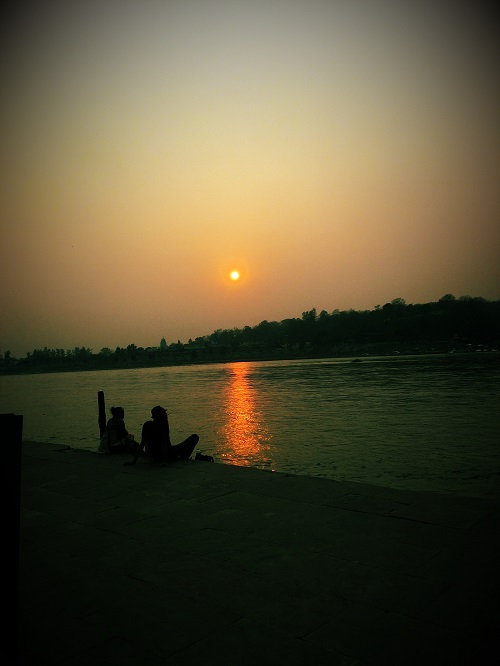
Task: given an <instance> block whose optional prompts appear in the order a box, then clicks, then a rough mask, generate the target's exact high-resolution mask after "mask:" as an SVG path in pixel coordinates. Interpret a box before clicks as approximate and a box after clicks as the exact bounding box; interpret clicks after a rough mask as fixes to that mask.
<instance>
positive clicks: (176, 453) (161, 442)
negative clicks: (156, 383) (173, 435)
mask: <svg viewBox="0 0 500 666" xmlns="http://www.w3.org/2000/svg"><path fill="white" fill-rule="evenodd" d="M151 417H152V419H153V420H152V421H146V423H145V424H144V425H143V426H142V438H141V446H140V449H141V450H142V448H143V447H144V446H145V447H146V451H147V453H149V455H150V456H151V458H152V459H153V461H154V462H157V463H160V464H164V465H165V464H167V463H168V462H169V461H170V460H187V459H188V458H189V457H190V456H191V454H192V453H193V450H194V447H195V446H196V445H197V444H198V441H199V439H200V438H199V437H198V435H190V436H189V437H188V438H187V439H185V440H184V441H183V442H181V443H180V444H176V445H175V446H173V445H172V443H171V442H170V428H169V425H168V415H167V410H166V409H164V408H163V407H160V406H159V405H158V406H157V407H153V409H152V410H151Z"/></svg>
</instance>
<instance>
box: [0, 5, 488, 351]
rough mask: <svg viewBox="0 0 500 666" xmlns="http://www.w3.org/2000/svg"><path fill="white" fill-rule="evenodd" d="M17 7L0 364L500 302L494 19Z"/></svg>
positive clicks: (12, 32) (403, 8)
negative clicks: (433, 304)
mask: <svg viewBox="0 0 500 666" xmlns="http://www.w3.org/2000/svg"><path fill="white" fill-rule="evenodd" d="M18 5H19V6H18V7H17V8H16V7H15V6H14V7H13V8H12V9H11V10H10V12H9V11H8V10H5V12H4V14H5V16H4V20H3V22H2V28H1V30H2V39H1V43H2V46H1V80H2V105H1V108H2V110H1V115H2V123H1V133H2V137H1V141H2V150H1V151H0V167H1V183H0V188H1V192H0V210H1V214H0V220H1V237H2V244H1V250H0V252H1V256H0V259H1V264H0V271H1V281H0V282H1V290H0V317H1V322H0V323H1V326H0V349H1V353H4V352H5V351H7V350H9V351H11V353H12V355H13V356H15V357H23V356H25V355H26V353H27V352H28V351H32V350H33V349H40V348H43V347H48V348H49V349H59V348H63V349H73V348H74V347H77V346H78V347H82V346H84V347H89V348H91V349H92V350H93V351H94V353H98V352H99V351H100V350H101V349H102V348H103V347H110V348H111V349H115V347H117V346H121V347H126V346H127V345H128V344H136V345H137V346H143V347H147V346H157V345H159V342H160V339H161V338H162V337H165V339H166V341H167V343H168V344H170V343H172V342H177V340H181V341H182V342H187V341H188V339H189V338H192V339H193V340H194V339H195V338H196V337H198V336H203V335H208V334H210V333H212V332H213V331H214V330H216V329H219V328H222V329H227V328H233V327H237V328H243V327H244V326H255V325H257V324H258V323H260V322H261V321H263V320H268V321H281V320H283V319H286V318H289V317H300V316H301V314H302V312H304V311H306V310H311V309H312V308H316V309H317V311H318V313H319V312H320V311H322V310H326V311H327V312H332V311H333V310H335V309H340V310H344V309H350V308H354V309H356V310H367V309H373V308H374V307H375V305H379V304H382V305H383V304H384V303H386V302H388V301H391V300H393V299H394V298H404V299H405V300H406V302H407V303H424V302H430V301H436V300H438V299H439V298H441V297H442V296H443V295H445V294H448V293H451V294H453V295H455V296H456V297H459V296H463V295H471V296H482V297H484V298H487V299H489V300H496V299H498V298H500V269H499V266H500V262H499V256H500V253H499V249H500V243H499V236H500V231H499V227H500V225H499V222H500V220H499V211H500V187H499V174H500V168H499V167H500V145H499V143H500V133H499V121H498V119H499V118H500V90H499V86H500V76H499V74H500V71H499V70H500V64H499V63H500V57H499V55H500V54H499V51H500V47H499V45H498V39H497V34H496V31H495V25H496V22H495V21H494V15H493V13H492V12H493V11H494V10H493V9H492V8H491V4H490V3H488V4H486V3H482V2H475V3H470V2H467V3H465V2H464V3H462V2H460V0H457V1H456V2H451V1H449V2H444V1H443V0H432V1H426V0H423V1H421V2H404V1H403V0H399V1H396V0H370V1H368V0H345V1H344V0H163V1H160V0H121V1H118V0H113V1H110V0H99V1H94V0H75V1H74V2H62V1H59V2H55V1H54V0H46V1H45V2H43V3H34V2H33V3H29V2H27V3H18ZM232 270H238V271H239V272H240V279H239V280H237V281H233V280H231V279H230V278H229V274H230V272H231V271H232Z"/></svg>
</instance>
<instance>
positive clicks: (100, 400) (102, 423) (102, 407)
mask: <svg viewBox="0 0 500 666" xmlns="http://www.w3.org/2000/svg"><path fill="white" fill-rule="evenodd" d="M97 404H98V407H99V417H98V420H97V422H98V423H99V435H100V436H101V437H102V433H103V432H104V430H105V428H106V403H105V402H104V391H99V392H98V394H97Z"/></svg>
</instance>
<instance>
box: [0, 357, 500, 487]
mask: <svg viewBox="0 0 500 666" xmlns="http://www.w3.org/2000/svg"><path fill="white" fill-rule="evenodd" d="M499 368H500V356H499V355H498V354H495V353H493V354H485V353H483V354H481V353H471V354H456V355H453V354H449V355H429V356H400V357H394V356H392V357H373V358H372V357H364V358H363V359H315V360H295V361H261V362H240V363H222V364H212V365H187V366H177V367H164V368H144V369H133V370H102V371H90V372H67V373H50V374H33V375H12V376H2V377H0V411H1V412H2V413H10V412H12V413H16V414H22V415H23V417H24V418H23V437H24V439H26V440H35V441H40V442H49V443H50V442H53V443H56V444H61V445H69V446H72V447H75V448H81V449H90V450H96V449H97V445H98V425H97V393H98V391H104V395H105V399H106V407H107V411H108V416H109V408H110V407H111V406H118V405H120V406H123V407H124V408H125V421H126V425H127V428H128V430H129V431H130V432H132V433H134V434H135V435H136V438H139V437H140V430H141V426H142V423H143V422H144V421H145V420H147V419H148V418H149V416H150V410H151V408H152V407H154V406H155V405H157V404H160V405H163V406H165V407H167V409H168V412H169V415H170V416H169V418H170V429H171V437H172V441H173V443H177V442H178V441H181V440H183V439H184V438H185V437H187V435H189V434H191V433H193V432H196V433H198V434H199V436H200V443H199V445H198V450H200V451H202V452H203V453H206V454H210V455H213V456H214V457H215V459H216V461H217V462H221V463H228V464H234V465H251V466H253V467H258V468H261V469H266V470H275V471H280V472H288V473H293V474H302V475H307V476H317V477H325V478H331V479H339V480H351V481H360V482H364V483H373V484H377V485H383V486H389V487H394V488H403V489H412V490H433V491H438V492H447V493H461V494H467V495H473V496H482V497H500V436H499V434H500V432H499V425H498V423H499V419H498V398H499V396H500V372H499ZM200 464H201V463H200Z"/></svg>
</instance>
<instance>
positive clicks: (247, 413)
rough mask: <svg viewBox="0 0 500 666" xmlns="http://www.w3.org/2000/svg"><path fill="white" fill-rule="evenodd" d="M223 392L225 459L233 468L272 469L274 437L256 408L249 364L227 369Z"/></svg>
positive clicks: (240, 364) (236, 365)
mask: <svg viewBox="0 0 500 666" xmlns="http://www.w3.org/2000/svg"><path fill="white" fill-rule="evenodd" d="M227 370H228V374H229V376H228V382H227V388H226V390H225V391H224V415H225V422H224V425H223V426H222V428H221V429H220V434H221V435H222V437H223V438H224V439H225V443H226V447H225V448H226V453H225V454H224V459H225V461H226V462H228V463H230V464H231V465H255V466H262V467H266V466H268V465H269V461H270V458H269V442H270V440H271V435H270V433H269V430H268V429H267V428H266V426H265V425H264V419H263V418H262V417H261V414H260V413H259V409H258V407H257V404H256V403H257V395H256V392H255V390H254V388H253V386H252V383H251V380H250V376H249V375H250V370H251V365H250V364H249V363H233V364H231V365H228V366H227Z"/></svg>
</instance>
